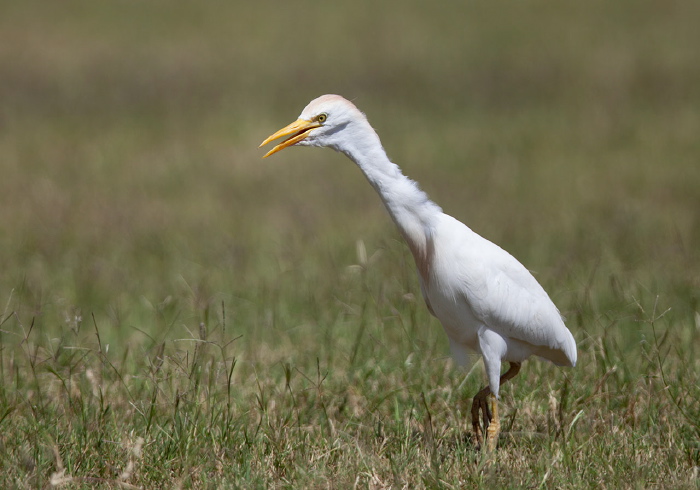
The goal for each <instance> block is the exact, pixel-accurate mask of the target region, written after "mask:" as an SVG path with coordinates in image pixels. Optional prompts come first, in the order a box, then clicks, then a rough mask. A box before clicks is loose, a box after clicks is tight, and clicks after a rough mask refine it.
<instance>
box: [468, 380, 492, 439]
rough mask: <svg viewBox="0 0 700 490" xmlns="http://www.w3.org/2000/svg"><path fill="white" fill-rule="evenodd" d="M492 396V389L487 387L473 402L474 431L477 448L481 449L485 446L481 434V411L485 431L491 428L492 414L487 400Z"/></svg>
mask: <svg viewBox="0 0 700 490" xmlns="http://www.w3.org/2000/svg"><path fill="white" fill-rule="evenodd" d="M490 394H491V389H490V388H489V387H488V386H487V387H486V388H484V389H483V390H481V391H479V393H477V394H476V395H475V396H474V400H473V401H472V429H473V430H474V438H475V439H476V446H477V447H478V448H481V447H482V446H483V444H484V438H483V436H482V433H481V422H479V411H481V414H482V416H483V418H484V429H485V428H486V427H488V426H489V421H490V420H491V413H490V411H489V404H488V403H487V401H486V400H487V398H488V396H489V395H490Z"/></svg>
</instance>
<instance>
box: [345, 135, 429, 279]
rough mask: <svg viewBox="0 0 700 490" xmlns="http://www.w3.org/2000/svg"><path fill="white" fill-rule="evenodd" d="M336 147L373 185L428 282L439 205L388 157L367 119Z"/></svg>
mask: <svg viewBox="0 0 700 490" xmlns="http://www.w3.org/2000/svg"><path fill="white" fill-rule="evenodd" d="M363 126H364V125H363ZM336 149H337V150H339V151H341V152H343V153H345V154H346V155H347V156H348V157H349V158H350V159H351V160H353V161H354V162H355V163H356V164H357V166H358V167H360V170H362V172H363V173H364V174H365V177H367V180H368V181H369V183H370V184H372V187H374V188H375V189H376V191H377V193H378V194H379V196H380V197H381V199H382V201H383V202H384V205H385V206H386V209H387V210H388V211H389V214H390V215H391V218H392V219H393V220H394V222H395V223H396V226H397V227H398V228H399V231H400V232H401V234H402V235H403V237H404V239H405V240H406V242H407V243H408V246H409V248H410V250H411V253H412V254H413V257H414V259H415V261H416V265H417V266H418V270H419V272H420V274H421V276H422V277H423V280H424V281H426V282H427V281H428V280H429V277H428V269H429V266H430V262H431V260H432V255H433V229H432V225H431V224H432V223H434V222H435V217H437V215H439V214H441V213H442V209H440V206H438V205H437V204H435V203H434V202H433V201H431V200H430V199H429V198H428V195H427V194H426V193H425V192H423V191H422V190H421V189H420V188H419V187H418V184H416V182H414V181H413V180H411V179H409V178H408V177H406V176H405V175H404V174H403V173H402V172H401V169H400V168H399V166H398V165H396V164H394V163H392V162H391V161H390V160H389V158H388V157H387V155H386V152H385V151H384V148H382V144H381V142H380V141H379V136H377V133H376V132H375V131H374V129H372V127H371V126H370V125H369V123H366V126H364V127H361V128H358V131H356V132H355V137H353V138H347V139H344V141H343V144H342V145H338V146H337V147H336Z"/></svg>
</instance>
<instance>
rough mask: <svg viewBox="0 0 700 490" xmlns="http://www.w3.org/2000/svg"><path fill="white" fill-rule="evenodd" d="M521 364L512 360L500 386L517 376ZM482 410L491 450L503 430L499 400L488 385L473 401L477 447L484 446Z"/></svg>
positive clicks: (473, 422) (473, 423)
mask: <svg viewBox="0 0 700 490" xmlns="http://www.w3.org/2000/svg"><path fill="white" fill-rule="evenodd" d="M520 366H521V364H520V363H519V362H511V363H510V366H509V367H508V371H506V372H505V373H503V375H501V379H500V380H499V386H503V385H504V384H505V383H506V382H507V381H508V380H509V379H512V378H514V377H515V375H516V374H518V372H520ZM489 402H491V403H490V404H491V407H489ZM480 410H481V413H482V417H483V421H484V429H483V430H485V431H486V441H487V446H488V449H489V451H492V450H493V449H495V448H496V444H497V443H498V435H499V433H500V431H501V424H500V420H499V418H498V400H497V399H496V397H495V396H494V395H493V393H491V389H490V388H489V387H488V386H487V387H486V388H484V389H482V390H481V391H480V392H479V393H477V394H476V396H475V397H474V401H473V402H472V428H473V430H474V437H475V438H476V444H477V447H479V448H481V447H483V443H484V440H483V436H482V429H481V424H480V423H479V411H480Z"/></svg>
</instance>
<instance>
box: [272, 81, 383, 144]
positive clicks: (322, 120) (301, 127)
mask: <svg viewBox="0 0 700 490" xmlns="http://www.w3.org/2000/svg"><path fill="white" fill-rule="evenodd" d="M362 122H364V123H367V119H366V118H365V115H364V114H362V112H360V111H359V109H357V107H355V105H354V104H353V103H352V102H350V101H349V100H347V99H345V98H343V97H341V96H340V95H322V96H321V97H319V98H317V99H314V100H312V101H311V102H309V105H307V106H306V107H305V108H304V110H303V111H301V114H300V115H299V119H297V120H296V121H294V122H293V123H291V124H289V125H288V126H285V127H284V128H282V129H280V130H279V131H277V132H276V133H274V134H272V135H270V136H269V137H268V138H267V139H266V140H265V141H263V142H262V143H261V144H260V146H261V147H262V146H264V145H266V144H268V143H269V142H271V141H274V140H276V139H279V138H283V137H285V136H287V137H288V138H287V139H286V140H284V141H283V142H282V143H280V144H278V145H277V146H275V147H274V148H273V149H271V150H270V151H268V152H267V153H266V154H265V156H264V157H263V158H266V157H269V156H270V155H272V154H274V153H277V152H278V151H280V150H284V149H285V148H287V147H288V146H293V145H299V146H327V147H330V148H333V149H335V150H342V145H343V142H344V141H347V140H349V139H350V138H351V137H352V135H353V133H354V132H355V131H353V129H357V128H356V126H357V123H362ZM367 126H369V124H368V123H367Z"/></svg>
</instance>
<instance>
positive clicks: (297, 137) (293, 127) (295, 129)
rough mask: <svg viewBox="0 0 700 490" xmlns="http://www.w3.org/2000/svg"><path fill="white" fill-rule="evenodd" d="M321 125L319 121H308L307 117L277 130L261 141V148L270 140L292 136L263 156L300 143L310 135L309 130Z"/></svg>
mask: <svg viewBox="0 0 700 490" xmlns="http://www.w3.org/2000/svg"><path fill="white" fill-rule="evenodd" d="M320 126H321V125H320V124H319V123H318V122H317V121H307V120H305V119H297V120H296V121H294V122H293V123H292V124H290V125H289V126H285V127H284V128H282V129H280V130H279V131H277V132H276V133H275V134H272V135H270V136H268V138H267V139H266V140H265V141H263V142H262V143H260V146H259V148H261V147H263V146H265V145H266V144H268V143H269V142H270V141H274V140H276V139H278V138H282V137H283V136H289V135H292V136H291V137H290V138H288V139H286V140H284V141H283V142H282V143H280V144H279V145H277V146H275V147H274V148H273V149H272V150H270V151H268V152H267V153H265V156H264V157H263V158H267V157H269V156H270V155H272V154H273V153H277V152H278V151H280V150H284V149H285V148H287V147H288V146H292V145H296V144H297V143H299V142H300V141H301V140H303V139H304V138H306V137H307V136H308V135H309V131H311V130H312V129H314V128H318V127H320Z"/></svg>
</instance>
